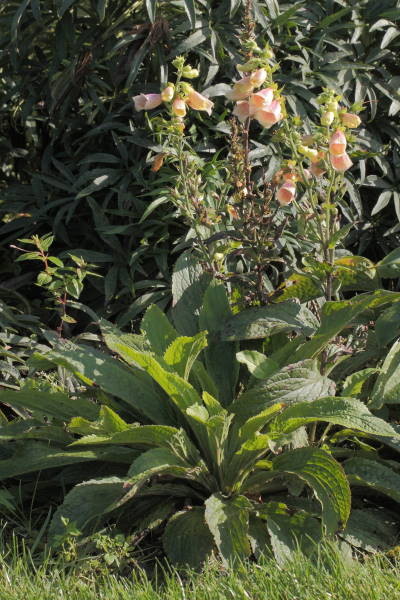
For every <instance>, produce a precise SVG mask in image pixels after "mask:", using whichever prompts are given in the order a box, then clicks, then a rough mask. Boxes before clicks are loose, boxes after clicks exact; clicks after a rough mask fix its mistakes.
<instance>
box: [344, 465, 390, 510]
mask: <svg viewBox="0 0 400 600" xmlns="http://www.w3.org/2000/svg"><path fill="white" fill-rule="evenodd" d="M344 470H345V471H346V475H347V477H348V478H349V480H350V483H351V484H353V485H359V486H361V487H367V488H371V489H372V490H375V491H377V492H381V493H382V494H385V495H386V496H389V497H390V498H393V500H396V501H397V502H400V475H399V474H398V473H396V471H393V469H391V468H390V467H387V466H386V465H384V464H382V463H379V462H377V461H375V460H370V459H368V458H351V459H350V460H347V461H346V462H345V463H344Z"/></svg>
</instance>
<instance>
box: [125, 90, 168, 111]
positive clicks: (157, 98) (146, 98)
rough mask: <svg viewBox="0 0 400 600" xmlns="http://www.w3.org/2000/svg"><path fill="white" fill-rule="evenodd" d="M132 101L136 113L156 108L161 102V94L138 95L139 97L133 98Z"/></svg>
mask: <svg viewBox="0 0 400 600" xmlns="http://www.w3.org/2000/svg"><path fill="white" fill-rule="evenodd" d="M132 100H133V102H134V104H135V109H136V110H137V111H140V110H151V109H152V108H157V106H160V104H161V102H162V99H161V94H139V96H134V97H133V98H132Z"/></svg>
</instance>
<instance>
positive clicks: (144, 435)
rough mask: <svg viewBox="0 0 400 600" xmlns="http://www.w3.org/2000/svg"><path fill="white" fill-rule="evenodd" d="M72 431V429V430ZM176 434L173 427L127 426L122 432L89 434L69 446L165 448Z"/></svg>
mask: <svg viewBox="0 0 400 600" xmlns="http://www.w3.org/2000/svg"><path fill="white" fill-rule="evenodd" d="M72 431H73V429H72ZM177 432H178V430H177V429H176V428H175V427H168V426H167V425H139V426H129V427H128V428H127V429H125V430H124V431H119V432H116V433H111V434H108V435H104V434H103V435H101V434H90V435H87V436H84V437H82V438H80V439H79V440H76V441H75V442H73V443H72V444H70V445H71V446H88V445H93V444H95V445H105V444H115V445H120V444H121V445H127V446H130V445H132V446H137V447H139V448H141V447H143V446H167V445H168V443H169V442H170V441H171V439H172V438H173V436H174V435H175V434H176V433H177Z"/></svg>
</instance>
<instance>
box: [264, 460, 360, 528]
mask: <svg viewBox="0 0 400 600" xmlns="http://www.w3.org/2000/svg"><path fill="white" fill-rule="evenodd" d="M272 465H273V470H274V471H277V472H285V473H291V474H293V475H297V476H298V477H300V478H301V479H302V480H303V481H305V482H306V483H307V484H308V485H309V486H310V487H311V488H312V490H313V491H314V493H315V495H316V497H317V498H318V500H319V501H320V503H321V506H322V522H323V524H324V526H325V528H326V531H327V532H328V533H335V532H336V531H337V530H338V529H343V528H344V527H345V526H346V523H347V519H348V518H349V514H350V506H351V505H350V502H351V495H350V487H349V484H348V481H347V478H346V475H345V474H344V471H343V469H342V467H341V465H340V464H339V463H338V462H337V461H336V460H334V459H333V458H332V457H331V456H330V454H328V453H327V452H325V450H321V449H319V448H298V449H296V450H292V451H291V452H286V453H284V454H282V455H280V456H278V457H277V458H275V459H274V460H273V461H272Z"/></svg>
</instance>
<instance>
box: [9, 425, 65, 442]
mask: <svg viewBox="0 0 400 600" xmlns="http://www.w3.org/2000/svg"><path fill="white" fill-rule="evenodd" d="M29 439H32V440H43V441H47V442H56V443H58V444H69V443H70V442H72V441H73V437H72V436H71V435H70V434H69V433H67V432H66V431H65V429H64V428H63V427H59V426H57V425H51V424H50V423H43V422H42V421H39V420H37V419H21V420H20V419H14V420H13V421H10V423H7V424H5V425H2V426H0V442H4V441H10V440H29Z"/></svg>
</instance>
